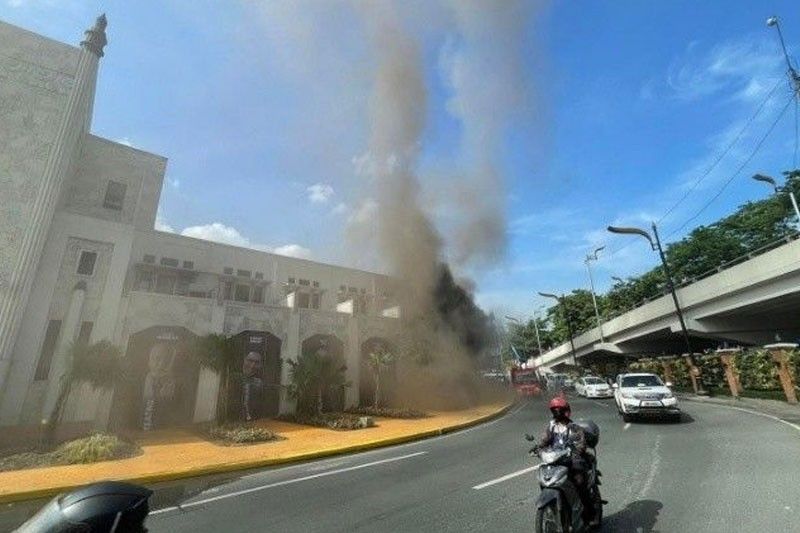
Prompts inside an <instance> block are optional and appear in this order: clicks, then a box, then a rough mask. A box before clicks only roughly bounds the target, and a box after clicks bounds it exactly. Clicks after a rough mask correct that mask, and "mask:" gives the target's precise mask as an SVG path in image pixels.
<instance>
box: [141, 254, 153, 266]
mask: <svg viewBox="0 0 800 533" xmlns="http://www.w3.org/2000/svg"><path fill="white" fill-rule="evenodd" d="M142 262H144V263H150V264H151V265H153V264H155V262H156V256H154V255H150V254H145V256H144V258H143V259H142Z"/></svg>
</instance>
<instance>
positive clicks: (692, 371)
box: [681, 354, 700, 394]
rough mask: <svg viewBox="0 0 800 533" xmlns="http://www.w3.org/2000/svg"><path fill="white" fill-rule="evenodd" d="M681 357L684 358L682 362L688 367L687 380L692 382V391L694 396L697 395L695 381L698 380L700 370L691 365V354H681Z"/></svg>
mask: <svg viewBox="0 0 800 533" xmlns="http://www.w3.org/2000/svg"><path fill="white" fill-rule="evenodd" d="M681 357H683V358H684V361H686V366H687V367H689V379H691V380H692V390H693V391H694V393H695V394H697V391H698V390H699V388H698V386H697V380H698V379H699V378H700V369H699V368H698V367H697V366H695V365H694V364H692V361H693V357H692V356H691V354H683V355H682V356H681Z"/></svg>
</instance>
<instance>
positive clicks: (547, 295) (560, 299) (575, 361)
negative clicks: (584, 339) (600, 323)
mask: <svg viewBox="0 0 800 533" xmlns="http://www.w3.org/2000/svg"><path fill="white" fill-rule="evenodd" d="M539 296H544V297H545V298H552V299H554V300H555V301H557V302H558V304H559V305H560V306H561V310H562V312H563V313H564V319H565V320H566V321H567V333H568V334H569V345H570V347H571V348H572V364H573V365H575V366H578V359H577V358H576V357H575V341H574V340H573V338H572V321H571V320H570V319H569V310H568V309H567V304H565V303H564V297H563V296H556V295H555V294H550V293H547V292H540V293H539Z"/></svg>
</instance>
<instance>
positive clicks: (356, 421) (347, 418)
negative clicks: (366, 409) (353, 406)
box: [278, 413, 374, 430]
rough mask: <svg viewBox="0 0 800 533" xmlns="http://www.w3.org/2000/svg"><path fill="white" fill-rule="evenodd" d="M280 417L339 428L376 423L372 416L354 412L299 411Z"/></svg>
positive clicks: (318, 425)
mask: <svg viewBox="0 0 800 533" xmlns="http://www.w3.org/2000/svg"><path fill="white" fill-rule="evenodd" d="M278 418H279V419H280V420H285V421H286V422H292V423H295V424H305V425H307V426H316V427H323V428H328V429H338V430H351V429H364V428H368V427H372V426H373V425H374V421H373V420H372V418H371V417H368V416H360V415H357V414H352V413H320V414H318V415H306V414H300V413H297V414H293V415H281V416H279V417H278Z"/></svg>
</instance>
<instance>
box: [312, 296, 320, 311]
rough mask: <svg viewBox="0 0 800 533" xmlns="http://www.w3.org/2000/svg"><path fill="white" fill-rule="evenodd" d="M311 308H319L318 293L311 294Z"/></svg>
mask: <svg viewBox="0 0 800 533" xmlns="http://www.w3.org/2000/svg"><path fill="white" fill-rule="evenodd" d="M311 309H319V293H318V292H315V293H314V294H312V295H311Z"/></svg>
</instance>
